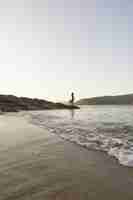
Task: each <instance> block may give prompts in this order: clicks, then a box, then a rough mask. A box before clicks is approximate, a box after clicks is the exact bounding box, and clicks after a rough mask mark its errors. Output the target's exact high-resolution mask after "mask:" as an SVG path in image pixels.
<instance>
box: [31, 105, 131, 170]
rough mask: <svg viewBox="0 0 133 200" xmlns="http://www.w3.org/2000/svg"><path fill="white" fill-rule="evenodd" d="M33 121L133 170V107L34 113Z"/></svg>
mask: <svg viewBox="0 0 133 200" xmlns="http://www.w3.org/2000/svg"><path fill="white" fill-rule="evenodd" d="M30 118H31V122H32V123H33V124H36V125H37V126H40V127H42V128H45V129H48V130H49V132H50V133H51V134H56V135H58V136H59V137H61V138H62V139H64V140H67V141H69V142H72V143H75V144H77V145H80V146H82V147H84V148H87V149H88V150H97V151H104V152H106V153H107V154H108V155H109V156H114V157H115V158H116V159H117V160H118V161H119V163H120V164H121V165H124V166H129V167H133V106H123V105H122V106H112V105H110V106H81V107H80V109H77V110H45V111H35V112H34V111H33V112H30Z"/></svg>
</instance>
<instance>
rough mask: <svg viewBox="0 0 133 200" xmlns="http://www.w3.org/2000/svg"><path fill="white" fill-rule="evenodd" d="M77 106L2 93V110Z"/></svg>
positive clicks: (0, 108)
mask: <svg viewBox="0 0 133 200" xmlns="http://www.w3.org/2000/svg"><path fill="white" fill-rule="evenodd" d="M77 108H78V107H77V106H72V105H65V104H62V103H54V102H51V101H46V100H43V99H37V98H34V99H32V98H27V97H16V96H14V95H0V111H2V112H17V111H21V110H46V109H77Z"/></svg>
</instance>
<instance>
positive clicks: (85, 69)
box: [0, 0, 133, 101]
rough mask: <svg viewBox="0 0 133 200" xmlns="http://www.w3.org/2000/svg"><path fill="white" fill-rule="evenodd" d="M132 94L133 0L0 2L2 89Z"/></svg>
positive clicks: (57, 95) (44, 94)
mask: <svg viewBox="0 0 133 200" xmlns="http://www.w3.org/2000/svg"><path fill="white" fill-rule="evenodd" d="M72 91H74V92H75V94H76V96H77V98H81V97H92V96H101V95H115V94H124V93H133V1H132V0H3V1H0V93H2V94H15V95H18V96H29V97H41V98H45V99H49V100H53V101H58V100H61V101H62V100H63V101H64V100H67V99H68V98H69V95H70V94H71V92H72Z"/></svg>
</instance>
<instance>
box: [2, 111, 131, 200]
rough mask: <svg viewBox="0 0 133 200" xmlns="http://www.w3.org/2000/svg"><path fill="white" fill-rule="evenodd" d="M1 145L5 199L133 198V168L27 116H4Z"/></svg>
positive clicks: (78, 199)
mask: <svg viewBox="0 0 133 200" xmlns="http://www.w3.org/2000/svg"><path fill="white" fill-rule="evenodd" d="M4 142H5V143H4ZM4 144H5V145H4ZM0 146H1V147H0V200H7V199H8V200H10V199H11V200H12V199H13V200H15V199H16V200H43V199H46V200H73V199H77V200H88V199H91V200H105V199H106V200H107V199H108V200H112V199H116V200H118V199H121V200H125V199H128V200H130V199H131V200H132V199H133V191H132V184H133V169H131V168H129V167H125V166H121V165H120V164H119V163H118V161H117V160H116V159H115V158H113V157H110V156H108V155H106V153H104V152H98V151H93V150H87V149H85V148H84V147H80V146H78V145H75V144H73V143H70V142H68V141H64V140H62V139H61V138H59V137H58V136H56V135H54V134H52V133H49V132H48V131H47V130H45V129H42V128H40V127H37V126H35V125H33V124H30V123H29V122H28V120H27V116H22V115H21V114H6V115H0Z"/></svg>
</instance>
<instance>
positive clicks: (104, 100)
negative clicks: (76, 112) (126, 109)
mask: <svg viewBox="0 0 133 200" xmlns="http://www.w3.org/2000/svg"><path fill="white" fill-rule="evenodd" d="M76 104H77V105H133V94H126V95H117V96H101V97H92V98H85V99H80V100H79V101H77V102H76Z"/></svg>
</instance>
